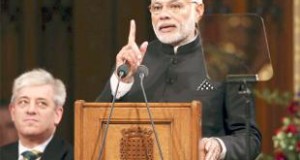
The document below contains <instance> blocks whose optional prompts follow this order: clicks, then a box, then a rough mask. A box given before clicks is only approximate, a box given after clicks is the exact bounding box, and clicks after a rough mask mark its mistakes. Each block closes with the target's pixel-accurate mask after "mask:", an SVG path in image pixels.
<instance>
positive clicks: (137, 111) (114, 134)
mask: <svg viewBox="0 0 300 160" xmlns="http://www.w3.org/2000/svg"><path fill="white" fill-rule="evenodd" d="M149 106H150V112H151V114H152V118H153V121H154V124H155V129H156V132H157V135H158V139H159V142H160V146H161V149H162V154H163V157H164V159H165V160H198V141H199V138H200V137H201V103H200V102H199V101H193V102H191V103H149ZM110 110H111V103H91V102H85V101H82V100H78V101H76V102H75V117H74V118H75V135H74V136H75V159H76V160H82V159H90V160H97V159H98V157H99V150H100V148H101V144H102V141H103V137H104V132H105V128H106V125H107V120H108V116H109V113H110ZM133 159H135V160H137V159H139V160H144V159H145V160H159V159H160V154H159V148H158V145H157V143H156V139H155V134H154V132H153V128H152V126H151V121H150V118H149V114H148V111H147V108H146V105H145V103H115V108H114V110H113V113H112V117H111V121H110V124H109V128H108V132H107V137H106V143H105V147H104V150H103V156H102V160H133Z"/></svg>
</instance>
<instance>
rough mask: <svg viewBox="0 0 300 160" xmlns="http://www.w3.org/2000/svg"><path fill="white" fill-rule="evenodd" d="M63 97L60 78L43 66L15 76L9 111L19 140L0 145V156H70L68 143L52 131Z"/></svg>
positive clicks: (59, 159) (62, 159)
mask: <svg viewBox="0 0 300 160" xmlns="http://www.w3.org/2000/svg"><path fill="white" fill-rule="evenodd" d="M65 99H66V88H65V86H64V84H63V82H62V81H61V80H59V79H55V78H54V77H53V76H52V75H51V74H50V73H48V72H47V71H45V70H43V69H34V70H32V71H29V72H26V73H24V74H22V75H21V76H19V77H18V78H17V79H15V81H14V84H13V90H12V98H11V103H10V106H9V111H10V114H11V117H12V120H13V122H14V125H15V127H16V129H17V132H18V137H19V140H18V141H17V142H14V143H12V144H8V145H5V146H3V147H0V159H1V160H13V159H18V160H23V159H26V160H36V159H43V160H47V159H49V160H69V159H70V160H71V159H73V149H72V146H71V145H70V144H69V143H67V142H66V141H64V140H62V139H60V138H59V137H57V136H55V135H54V134H55V130H56V127H57V125H58V124H59V122H60V121H61V119H62V115H63V105H64V103H65Z"/></svg>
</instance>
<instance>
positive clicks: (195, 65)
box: [97, 38, 261, 160]
mask: <svg viewBox="0 0 300 160" xmlns="http://www.w3.org/2000/svg"><path fill="white" fill-rule="evenodd" d="M204 62H205V60H204V55H203V53H202V49H201V45H200V40H199V38H198V39H196V40H195V41H193V42H191V43H189V44H187V45H184V46H181V47H179V48H178V50H177V53H176V54H174V49H173V47H172V46H170V45H167V44H162V43H161V42H159V41H153V42H151V43H149V45H148V48H147V52H146V54H145V57H144V59H143V62H142V64H144V65H146V66H147V67H148V68H149V75H148V76H147V77H146V78H145V79H144V88H145V91H146V94H147V98H148V101H149V102H191V101H192V100H199V101H201V102H202V105H203V108H202V114H203V116H202V117H203V119H202V120H203V121H202V131H203V136H205V137H218V138H220V139H222V140H223V142H224V143H225V145H226V148H227V154H226V159H230V160H238V159H245V156H246V152H247V148H248V146H247V145H246V139H247V138H246V137H247V136H246V135H247V130H246V125H245V122H246V121H247V118H246V117H247V114H248V113H249V114H250V133H251V134H250V135H251V136H250V147H251V151H250V156H251V159H254V158H255V157H256V156H257V155H258V154H259V152H260V146H261V134H260V132H259V130H258V128H257V126H256V123H255V116H254V108H253V106H251V107H250V108H249V112H246V109H247V107H249V106H248V105H247V104H246V103H245V99H244V98H243V96H242V95H240V94H238V91H239V88H240V84H235V83H226V82H216V81H211V80H209V79H208V78H207V73H206V69H205V63H204ZM210 85H211V86H213V88H211V86H210ZM111 100H112V94H111V89H110V82H109V81H108V82H107V84H106V86H105V88H104V90H103V91H102V93H101V94H100V96H99V97H98V98H97V101H100V102H110V101H111ZM119 101H122V102H144V98H143V93H142V91H141V86H140V79H139V77H138V75H135V82H134V84H133V86H132V88H131V90H130V91H129V92H128V93H127V94H126V95H125V96H124V97H122V98H121V99H120V100H119Z"/></svg>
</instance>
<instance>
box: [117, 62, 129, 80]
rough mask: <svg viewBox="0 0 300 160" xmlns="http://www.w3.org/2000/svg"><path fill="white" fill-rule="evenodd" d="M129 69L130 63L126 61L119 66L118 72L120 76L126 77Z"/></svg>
mask: <svg viewBox="0 0 300 160" xmlns="http://www.w3.org/2000/svg"><path fill="white" fill-rule="evenodd" d="M128 70H129V67H128V64H126V63H124V64H122V65H120V66H119V67H118V69H117V74H118V76H119V77H120V78H124V77H126V76H127V74H128Z"/></svg>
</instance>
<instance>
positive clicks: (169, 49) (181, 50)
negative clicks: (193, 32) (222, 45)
mask: <svg viewBox="0 0 300 160" xmlns="http://www.w3.org/2000/svg"><path fill="white" fill-rule="evenodd" d="M159 42H160V41H159ZM200 46H201V44H200V37H199V36H197V37H196V39H195V40H193V41H192V42H190V43H188V44H185V45H183V46H180V47H178V48H177V53H176V55H178V56H179V55H182V54H190V53H194V51H196V50H199V48H200ZM160 48H161V51H162V52H163V53H164V54H168V55H175V52H174V47H173V46H172V45H170V44H165V43H162V42H160Z"/></svg>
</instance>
